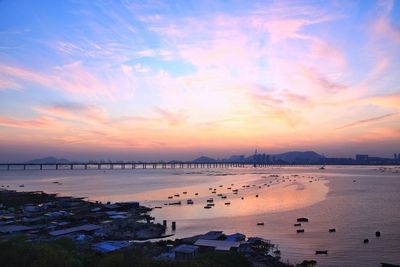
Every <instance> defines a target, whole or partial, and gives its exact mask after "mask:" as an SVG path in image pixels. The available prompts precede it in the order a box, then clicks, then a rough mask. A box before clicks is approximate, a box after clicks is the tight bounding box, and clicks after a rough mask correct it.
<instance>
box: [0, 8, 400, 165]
mask: <svg viewBox="0 0 400 267" xmlns="http://www.w3.org/2000/svg"><path fill="white" fill-rule="evenodd" d="M399 74H400V1H375V0H374V1H367V0H366V1H361V0H360V1H238V0H235V1H225V0H224V1H214V0H212V1H211V0H209V1H208V0H201V1H197V0H196V1H188V0H182V1H158V0H152V1H111V0H110V1H77V0H72V1H64V0H60V1H50V0H48V1H46V0H43V1H25V0H24V1H20V0H0V161H1V162H15V161H24V160H29V159H32V158H37V157H45V156H57V157H64V158H68V159H78V160H89V159H112V160H121V159H124V160H161V159H163V160H168V159H187V158H193V157H195V156H199V155H209V156H213V157H223V156H229V155H232V154H247V155H249V154H252V153H253V151H254V150H255V149H256V148H257V149H258V151H261V152H264V153H278V152H284V151H290V150H314V151H316V152H319V153H321V154H324V155H325V156H343V157H354V154H356V153H368V154H371V155H377V156H385V157H392V156H393V153H400V75H399Z"/></svg>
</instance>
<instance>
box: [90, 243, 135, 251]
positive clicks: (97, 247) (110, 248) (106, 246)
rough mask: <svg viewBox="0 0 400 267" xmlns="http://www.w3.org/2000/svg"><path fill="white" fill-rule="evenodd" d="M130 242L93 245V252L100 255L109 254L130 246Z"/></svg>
mask: <svg viewBox="0 0 400 267" xmlns="http://www.w3.org/2000/svg"><path fill="white" fill-rule="evenodd" d="M130 244H131V243H130V242H128V241H104V242H100V243H97V244H94V245H93V250H95V251H97V252H100V253H108V252H112V251H116V250H120V249H122V248H125V247H128V246H130Z"/></svg>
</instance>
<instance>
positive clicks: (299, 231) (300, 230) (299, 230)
mask: <svg viewBox="0 0 400 267" xmlns="http://www.w3.org/2000/svg"><path fill="white" fill-rule="evenodd" d="M296 232H297V233H304V229H297V231H296Z"/></svg>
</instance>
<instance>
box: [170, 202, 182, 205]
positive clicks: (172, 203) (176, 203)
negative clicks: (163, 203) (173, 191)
mask: <svg viewBox="0 0 400 267" xmlns="http://www.w3.org/2000/svg"><path fill="white" fill-rule="evenodd" d="M181 204H182V203H181V202H180V201H178V202H171V203H169V204H168V205H181Z"/></svg>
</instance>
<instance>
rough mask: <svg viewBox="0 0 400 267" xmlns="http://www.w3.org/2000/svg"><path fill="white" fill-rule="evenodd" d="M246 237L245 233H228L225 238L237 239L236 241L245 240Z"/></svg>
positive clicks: (229, 239) (228, 239) (227, 239)
mask: <svg viewBox="0 0 400 267" xmlns="http://www.w3.org/2000/svg"><path fill="white" fill-rule="evenodd" d="M245 239H246V236H245V235H244V234H241V233H236V234H232V235H228V236H226V238H225V240H226V241H235V242H240V241H244V240H245Z"/></svg>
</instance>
